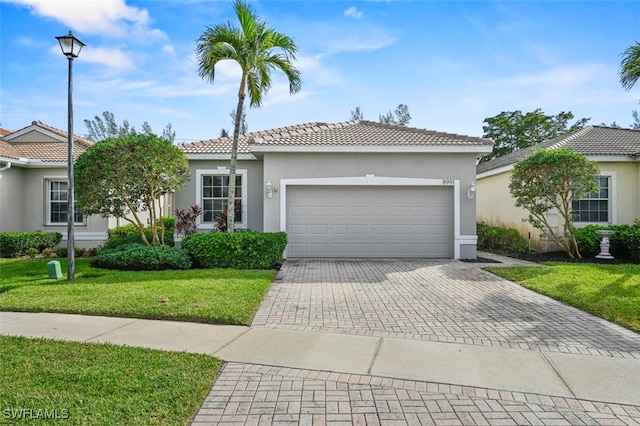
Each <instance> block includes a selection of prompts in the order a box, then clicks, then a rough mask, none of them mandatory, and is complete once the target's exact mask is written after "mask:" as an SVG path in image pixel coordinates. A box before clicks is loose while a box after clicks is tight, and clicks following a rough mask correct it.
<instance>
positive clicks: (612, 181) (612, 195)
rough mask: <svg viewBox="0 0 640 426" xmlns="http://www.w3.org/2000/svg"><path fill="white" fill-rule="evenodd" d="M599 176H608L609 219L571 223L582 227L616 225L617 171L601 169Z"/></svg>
mask: <svg viewBox="0 0 640 426" xmlns="http://www.w3.org/2000/svg"><path fill="white" fill-rule="evenodd" d="M598 177H599V178H601V177H606V178H609V221H608V222H579V221H574V222H573V224H574V225H575V226H576V227H578V228H582V227H585V226H587V225H617V224H618V173H617V172H613V171H601V172H600V174H599V175H598Z"/></svg>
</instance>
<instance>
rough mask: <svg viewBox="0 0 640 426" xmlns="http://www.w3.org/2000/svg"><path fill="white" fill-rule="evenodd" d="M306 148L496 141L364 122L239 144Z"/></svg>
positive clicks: (263, 134)
mask: <svg viewBox="0 0 640 426" xmlns="http://www.w3.org/2000/svg"><path fill="white" fill-rule="evenodd" d="M231 143H232V139H231V138H228V137H224V138H218V139H209V140H206V141H201V142H195V143H189V144H183V145H182V149H183V150H184V151H185V153H187V154H189V153H191V154H223V153H229V152H230V151H231ZM305 146H307V147H310V146H325V147H345V146H351V147H356V146H361V147H374V146H390V147H406V146H414V147H417V146H432V147H454V146H457V147H482V148H483V150H486V149H487V148H490V147H492V146H493V142H492V141H491V140H490V139H484V138H477V137H471V136H464V135H457V134H452V133H443V132H436V131H432V130H426V129H416V128H414V127H403V126H396V125H390V124H380V123H375V122H372V121H365V120H361V121H346V122H341V123H318V122H314V123H305V124H299V125H295V126H288V127H281V128H277V129H270V130H263V131H259V132H251V133H247V134H245V135H242V136H241V137H240V139H239V141H238V152H239V153H250V152H251V151H261V150H262V149H263V147H283V148H286V147H305Z"/></svg>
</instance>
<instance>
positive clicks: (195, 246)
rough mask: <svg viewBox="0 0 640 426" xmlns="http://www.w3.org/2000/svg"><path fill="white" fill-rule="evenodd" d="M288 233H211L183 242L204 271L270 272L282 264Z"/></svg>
mask: <svg viewBox="0 0 640 426" xmlns="http://www.w3.org/2000/svg"><path fill="white" fill-rule="evenodd" d="M286 247H287V234H286V233H284V232H272V233H270V232H269V233H268V232H265V233H262V232H256V231H246V232H233V233H228V232H210V233H202V234H193V235H189V236H187V237H185V238H184V239H183V240H182V248H183V249H185V250H187V251H188V252H189V254H190V255H191V257H192V258H193V259H194V263H195V264H196V265H197V266H199V267H202V268H233V269H270V268H274V267H276V266H277V264H278V263H279V262H281V261H282V253H283V252H284V249H285V248H286Z"/></svg>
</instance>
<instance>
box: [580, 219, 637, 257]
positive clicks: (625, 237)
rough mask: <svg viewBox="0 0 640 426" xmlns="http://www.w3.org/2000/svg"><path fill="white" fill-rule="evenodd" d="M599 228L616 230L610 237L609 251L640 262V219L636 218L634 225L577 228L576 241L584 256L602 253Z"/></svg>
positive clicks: (615, 255)
mask: <svg viewBox="0 0 640 426" xmlns="http://www.w3.org/2000/svg"><path fill="white" fill-rule="evenodd" d="M597 230H611V231H616V233H615V234H613V235H612V236H611V237H609V242H610V243H611V248H610V249H609V251H610V252H611V254H612V255H613V256H614V257H616V258H621V259H629V260H632V261H634V262H640V219H636V220H635V222H634V223H633V225H632V226H629V225H611V226H602V225H588V226H585V227H584V228H576V241H577V242H578V248H579V249H580V253H581V254H582V256H583V257H592V256H595V255H597V254H598V253H600V242H601V241H602V237H600V236H599V235H598V234H596V231H597Z"/></svg>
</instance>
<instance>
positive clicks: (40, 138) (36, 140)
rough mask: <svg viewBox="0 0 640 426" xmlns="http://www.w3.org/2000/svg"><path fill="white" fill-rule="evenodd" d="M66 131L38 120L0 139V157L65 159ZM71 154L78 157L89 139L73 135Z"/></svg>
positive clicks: (38, 159)
mask: <svg viewBox="0 0 640 426" xmlns="http://www.w3.org/2000/svg"><path fill="white" fill-rule="evenodd" d="M67 138H68V136H67V132H64V131H62V130H60V129H56V128H55V127H51V126H49V125H46V124H44V123H41V122H39V121H34V122H32V123H31V125H30V126H27V127H24V128H22V129H20V130H17V131H15V132H12V133H10V134H8V135H6V136H4V137H3V138H2V140H0V157H3V158H7V159H15V160H37V161H42V162H64V161H67V155H68V147H67V144H68V141H67ZM73 141H74V144H73V156H74V158H78V156H79V155H80V154H82V153H83V152H84V151H86V149H87V148H88V147H90V146H91V145H93V142H91V141H90V140H87V139H84V138H81V137H78V136H74V138H73Z"/></svg>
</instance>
